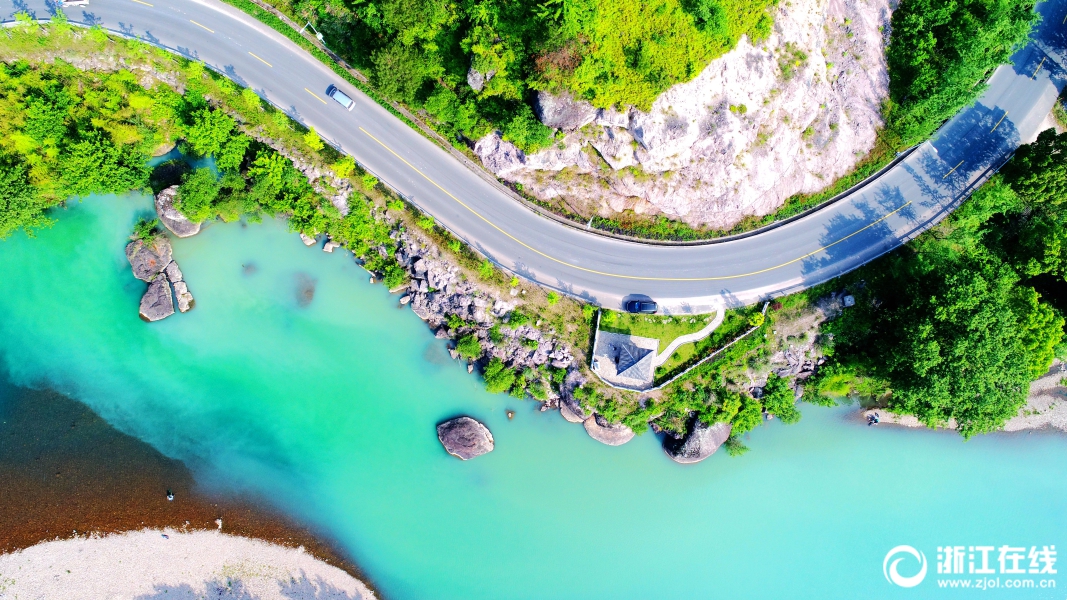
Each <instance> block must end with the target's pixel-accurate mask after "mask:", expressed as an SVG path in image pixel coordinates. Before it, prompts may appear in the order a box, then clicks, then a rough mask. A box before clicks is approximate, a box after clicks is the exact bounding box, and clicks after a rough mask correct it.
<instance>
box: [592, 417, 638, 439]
mask: <svg viewBox="0 0 1067 600" xmlns="http://www.w3.org/2000/svg"><path fill="white" fill-rule="evenodd" d="M583 425H585V432H586V433H588V434H589V437H591V438H593V439H594V440H596V441H598V442H600V443H601V444H607V445H609V446H621V445H623V444H625V443H626V442H628V441H630V440H632V439H634V431H633V430H632V429H630V428H629V427H627V426H625V425H623V424H622V423H608V421H607V419H605V418H604V417H602V416H600V415H593V416H591V417H589V418H588V419H586V420H585V422H584V423H583Z"/></svg>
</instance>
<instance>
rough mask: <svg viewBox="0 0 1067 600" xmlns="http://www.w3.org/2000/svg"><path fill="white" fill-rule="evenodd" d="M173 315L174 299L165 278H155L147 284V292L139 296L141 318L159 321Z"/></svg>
mask: <svg viewBox="0 0 1067 600" xmlns="http://www.w3.org/2000/svg"><path fill="white" fill-rule="evenodd" d="M173 314H174V298H173V296H172V292H171V289H170V282H169V281H167V278H166V277H156V278H155V279H153V280H152V281H151V282H150V283H149V284H148V291H146V292H145V293H144V296H141V318H142V319H144V320H145V321H148V322H150V323H151V322H152V321H159V320H160V319H165V318H167V317H169V316H171V315H173Z"/></svg>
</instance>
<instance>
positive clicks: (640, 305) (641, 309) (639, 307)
mask: <svg viewBox="0 0 1067 600" xmlns="http://www.w3.org/2000/svg"><path fill="white" fill-rule="evenodd" d="M622 306H623V308H625V309H626V312H631V313H641V314H643V315H651V314H655V312H656V311H657V310H658V309H659V306H657V305H656V303H655V302H653V301H651V300H630V301H628V302H626V304H623V305H622Z"/></svg>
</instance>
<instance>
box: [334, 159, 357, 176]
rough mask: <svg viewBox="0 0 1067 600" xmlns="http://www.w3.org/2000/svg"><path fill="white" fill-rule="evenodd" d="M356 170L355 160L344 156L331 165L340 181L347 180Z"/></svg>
mask: <svg viewBox="0 0 1067 600" xmlns="http://www.w3.org/2000/svg"><path fill="white" fill-rule="evenodd" d="M355 170H356V159H354V158H352V157H351V156H344V157H342V158H341V160H339V161H337V162H335V163H333V172H334V173H335V174H336V175H337V176H338V177H340V178H341V179H348V178H349V177H351V176H352V173H354V172H355Z"/></svg>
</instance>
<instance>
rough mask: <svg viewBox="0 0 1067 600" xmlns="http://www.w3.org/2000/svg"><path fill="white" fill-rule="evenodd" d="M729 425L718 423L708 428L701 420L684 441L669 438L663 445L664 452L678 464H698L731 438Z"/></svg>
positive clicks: (695, 424)
mask: <svg viewBox="0 0 1067 600" xmlns="http://www.w3.org/2000/svg"><path fill="white" fill-rule="evenodd" d="M730 429H731V426H730V424H729V423H716V424H714V425H712V426H710V427H709V426H707V425H705V424H704V423H703V421H700V420H699V419H698V420H697V421H696V422H695V423H694V424H693V429H692V430H691V431H690V432H689V434H688V435H686V436H685V437H684V438H682V439H680V440H679V439H675V438H672V437H668V438H667V440H666V441H664V443H663V451H664V452H666V453H667V456H669V457H671V460H673V461H674V462H677V463H682V464H690V463H697V462H700V461H702V460H704V459H705V458H707V457H709V456H711V455H712V454H715V451H716V450H718V449H719V446H722V445H723V444H724V443H725V442H726V440H727V439H729V438H730Z"/></svg>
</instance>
